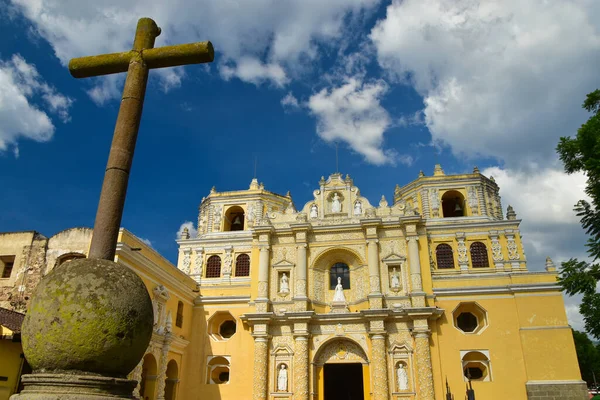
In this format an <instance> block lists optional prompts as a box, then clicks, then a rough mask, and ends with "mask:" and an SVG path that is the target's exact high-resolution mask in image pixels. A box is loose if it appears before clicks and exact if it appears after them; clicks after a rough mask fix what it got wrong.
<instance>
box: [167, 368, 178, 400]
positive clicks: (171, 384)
mask: <svg viewBox="0 0 600 400" xmlns="http://www.w3.org/2000/svg"><path fill="white" fill-rule="evenodd" d="M178 382H179V368H178V367H177V362H175V360H171V361H169V363H168V364H167V378H166V380H165V400H175V397H176V394H177V383H178Z"/></svg>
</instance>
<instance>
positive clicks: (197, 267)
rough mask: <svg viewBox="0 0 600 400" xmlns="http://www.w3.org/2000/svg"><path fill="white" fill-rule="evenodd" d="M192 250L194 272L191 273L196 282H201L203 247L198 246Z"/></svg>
mask: <svg viewBox="0 0 600 400" xmlns="http://www.w3.org/2000/svg"><path fill="white" fill-rule="evenodd" d="M194 251H195V253H196V255H195V259H194V273H193V274H192V277H193V278H194V279H195V280H196V282H197V283H201V282H202V270H203V264H204V249H203V248H201V247H200V248H197V249H195V250H194Z"/></svg>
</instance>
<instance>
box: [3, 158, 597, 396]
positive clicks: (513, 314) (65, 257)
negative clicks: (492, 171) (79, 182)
mask: <svg viewBox="0 0 600 400" xmlns="http://www.w3.org/2000/svg"><path fill="white" fill-rule="evenodd" d="M520 222H521V221H520V220H519V219H517V216H516V213H515V212H514V210H512V208H511V207H510V206H509V207H508V209H507V211H506V213H504V212H503V208H502V204H501V200H500V196H499V188H498V186H497V185H496V183H495V182H494V180H493V178H487V177H485V176H483V175H482V174H480V173H479V171H478V170H477V169H475V170H474V171H473V173H470V174H462V175H446V174H445V173H444V171H443V170H442V168H441V167H440V166H439V165H437V166H436V167H435V170H434V173H433V176H425V175H424V174H422V173H421V174H420V175H419V177H418V178H417V179H416V180H414V181H413V182H410V183H409V184H407V185H405V186H403V187H398V186H397V187H396V189H395V191H394V198H393V200H391V201H389V202H388V201H387V200H386V199H385V198H383V197H382V198H381V200H380V201H379V203H378V204H371V203H370V202H369V200H368V199H366V198H365V197H363V196H362V195H361V193H360V189H359V188H358V186H355V184H354V182H353V180H352V179H351V178H350V177H349V176H345V177H344V176H343V175H341V174H339V173H335V174H332V175H330V176H329V177H328V178H327V179H325V178H324V177H323V178H321V180H320V181H319V182H318V187H317V188H316V190H314V192H313V198H312V200H311V201H309V202H308V203H306V204H304V205H302V206H298V207H297V205H296V204H294V202H293V199H292V197H291V196H290V195H289V193H288V194H287V195H280V194H276V193H273V192H270V191H268V190H266V189H265V188H264V186H263V185H262V184H260V183H259V182H258V181H256V180H253V181H252V182H251V184H250V186H249V188H248V189H247V190H238V191H228V192H218V191H217V190H216V189H215V188H213V189H212V190H211V191H210V193H209V195H208V196H207V197H206V198H204V199H202V202H201V204H200V207H199V215H198V224H197V234H194V235H192V234H191V233H190V232H189V230H184V231H183V233H182V234H181V236H180V238H179V239H178V245H179V254H178V261H177V265H173V264H171V263H170V262H169V261H168V260H166V259H165V258H164V257H162V256H161V255H160V254H158V253H157V252H156V251H155V250H154V249H152V248H151V247H150V246H148V245H147V244H145V243H144V242H143V241H141V240H140V239H138V238H137V237H135V235H133V234H131V233H130V232H128V231H127V230H125V229H122V230H121V232H120V235H119V243H118V245H117V255H116V258H115V261H116V262H118V263H121V264H123V265H126V266H128V267H129V268H131V269H132V270H134V271H135V272H136V273H137V274H138V275H139V276H140V277H141V278H142V280H143V281H144V283H145V284H146V287H147V289H148V293H149V295H150V297H151V299H152V302H153V306H154V318H155V319H154V332H153V335H152V340H151V342H150V345H149V347H148V349H147V352H146V355H145V356H144V358H143V359H142V360H141V361H140V363H139V365H138V366H137V367H136V368H135V369H134V371H132V373H131V374H130V378H131V379H135V380H137V381H138V386H137V388H136V389H135V395H136V396H138V397H139V398H141V399H149V400H155V399H157V400H163V399H165V400H174V399H185V400H187V399H203V400H204V399H207V400H211V399H214V400H217V399H218V400H228V399H253V400H323V399H325V400H335V399H344V400H347V399H365V400H366V399H375V400H404V399H410V400H434V399H438V400H441V399H449V398H451V396H452V394H453V395H454V396H455V398H456V399H462V398H463V397H464V396H465V387H469V388H472V390H473V391H474V392H475V395H476V398H477V399H496V398H507V399H514V400H525V399H531V400H533V399H536V400H538V399H540V400H541V399H555V398H561V399H566V400H571V399H573V400H575V399H576V400H583V399H586V398H587V390H586V385H585V383H584V382H583V381H582V380H581V376H580V373H579V368H578V363H577V357H576V354H575V347H574V344H573V338H572V334H571V328H570V326H569V325H568V321H567V318H566V313H565V308H564V303H563V299H562V295H561V293H560V290H559V287H558V286H557V283H556V268H555V266H554V265H553V263H552V261H551V260H550V259H548V260H547V262H546V265H545V266H539V268H538V266H534V267H533V268H528V265H527V260H526V258H525V254H524V252H523V247H522V242H521V236H520V231H519V225H520ZM92 233H93V232H92V230H91V229H86V228H73V229H69V230H66V231H63V232H60V233H58V234H56V235H54V236H52V237H50V238H45V237H43V235H41V234H38V233H37V232H12V233H10V232H9V233H2V234H0V269H1V270H2V271H0V272H2V275H1V276H2V278H0V311H2V310H3V309H6V310H13V311H10V313H11V314H10V316H11V318H12V319H11V320H10V323H3V320H2V318H3V315H5V314H6V313H8V311H6V312H5V313H4V314H3V313H2V312H0V329H2V331H1V333H2V339H5V340H0V359H2V360H4V362H0V377H2V376H4V375H6V376H7V379H6V380H5V381H3V380H2V379H0V400H2V399H5V398H8V395H10V393H13V392H14V391H16V390H17V387H18V375H17V374H16V373H17V372H19V373H21V372H27V369H26V368H25V367H26V365H24V361H23V358H22V357H20V354H21V351H22V350H21V349H20V343H18V340H15V338H18V326H17V324H15V322H14V318H15V317H18V315H16V314H18V313H16V311H21V312H23V311H24V310H25V309H26V307H27V304H28V301H29V297H30V296H31V292H32V290H33V289H34V287H35V285H36V284H37V282H39V279H40V278H41V277H42V276H43V275H45V274H47V273H49V272H50V271H51V270H52V269H53V268H56V267H59V266H60V265H61V264H62V263H64V262H68V261H69V260H71V259H74V258H78V257H85V256H86V255H87V252H88V249H89V243H90V240H91V235H92ZM6 315H8V314H6ZM21 315H22V314H21ZM21 318H22V317H21ZM7 325H10V326H7ZM15 326H17V327H16V328H15ZM9 328H10V329H9ZM11 329H12V331H11ZM11 374H12V375H11ZM448 394H450V397H448Z"/></svg>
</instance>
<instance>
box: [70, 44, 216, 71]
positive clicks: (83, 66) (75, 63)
mask: <svg viewBox="0 0 600 400" xmlns="http://www.w3.org/2000/svg"><path fill="white" fill-rule="evenodd" d="M136 53H137V52H136V51H133V50H132V51H127V52H123V53H112V54H103V55H100V56H89V57H79V58H73V59H72V60H71V61H70V62H69V72H70V73H71V75H72V76H73V77H74V78H88V77H90V76H100V75H110V74H116V73H119V72H127V68H128V67H129V63H130V61H131V60H132V59H133V58H134V57H135V55H136ZM141 56H142V60H144V62H145V63H146V65H147V66H148V68H152V69H153V68H165V67H175V66H179V65H187V64H200V63H208V62H212V61H213V60H214V59H215V51H214V49H213V45H212V43H211V42H196V43H188V44H179V45H175V46H164V47H158V48H156V49H143V50H142V52H141Z"/></svg>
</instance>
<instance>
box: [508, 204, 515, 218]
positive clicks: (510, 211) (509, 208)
mask: <svg viewBox="0 0 600 400" xmlns="http://www.w3.org/2000/svg"><path fill="white" fill-rule="evenodd" d="M506 219H517V213H516V212H515V210H514V209H513V208H512V206H511V205H509V206H508V207H507V208H506Z"/></svg>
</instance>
